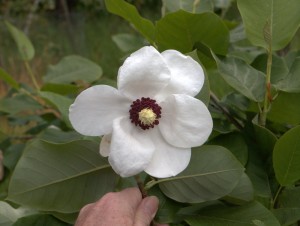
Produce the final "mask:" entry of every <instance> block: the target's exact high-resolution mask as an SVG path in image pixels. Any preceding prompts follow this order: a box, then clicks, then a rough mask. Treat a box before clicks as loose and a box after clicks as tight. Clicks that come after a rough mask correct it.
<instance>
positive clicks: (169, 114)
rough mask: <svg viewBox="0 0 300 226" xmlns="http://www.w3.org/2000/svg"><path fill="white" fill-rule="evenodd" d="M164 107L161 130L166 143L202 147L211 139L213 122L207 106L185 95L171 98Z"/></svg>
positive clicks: (175, 95) (160, 122) (185, 146)
mask: <svg viewBox="0 0 300 226" xmlns="http://www.w3.org/2000/svg"><path fill="white" fill-rule="evenodd" d="M160 106H161V107H162V118H161V119H160V120H159V125H158V127H159V129H160V131H161V133H162V136H163V137H164V138H165V139H166V141H167V142H168V143H169V144H171V145H174V146H176V147H182V148H188V147H196V146H199V145H202V144H203V143H204V142H205V141H206V140H207V138H208V137H209V135H210V133H211V131H212V127H213V122H212V118H211V115H210V112H209V111H208V109H207V107H206V106H205V104H203V103H202V102H201V101H200V100H197V99H195V98H193V97H191V96H188V95H185V94H174V95H171V96H169V97H168V98H167V99H166V100H165V101H164V102H162V103H160Z"/></svg>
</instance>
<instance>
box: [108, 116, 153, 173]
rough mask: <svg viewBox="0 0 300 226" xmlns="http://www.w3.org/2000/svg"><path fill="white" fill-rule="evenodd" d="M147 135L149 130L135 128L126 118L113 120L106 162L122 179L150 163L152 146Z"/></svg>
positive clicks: (138, 171) (142, 169)
mask: <svg viewBox="0 0 300 226" xmlns="http://www.w3.org/2000/svg"><path fill="white" fill-rule="evenodd" d="M149 133H151V130H142V129H141V128H140V127H136V126H135V125H134V124H132V123H131V122H130V120H129V118H128V117H123V118H118V119H116V120H114V122H113V132H112V140H111V146H110V154H109V157H108V161H109V163H110V164H111V166H112V168H113V169H114V170H115V171H116V172H117V173H118V174H120V175H121V176H122V177H129V176H133V175H136V174H138V173H140V172H142V171H144V169H145V168H146V167H147V166H148V164H149V163H150V161H151V158H152V155H153V152H154V145H153V142H152V140H151V137H149V136H148V135H149Z"/></svg>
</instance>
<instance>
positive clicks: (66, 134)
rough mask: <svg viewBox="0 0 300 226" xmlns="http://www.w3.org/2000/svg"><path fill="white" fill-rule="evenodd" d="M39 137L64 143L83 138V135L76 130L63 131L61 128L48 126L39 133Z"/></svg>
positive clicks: (47, 140) (52, 141) (51, 141)
mask: <svg viewBox="0 0 300 226" xmlns="http://www.w3.org/2000/svg"><path fill="white" fill-rule="evenodd" d="M38 138H39V139H41V140H43V141H46V142H50V143H56V144H63V143H69V142H71V141H75V140H81V139H82V138H83V136H82V135H81V134H79V133H77V132H76V131H74V130H73V131H62V130H60V129H59V128H47V129H45V130H43V131H42V132H41V133H40V134H39V135H38Z"/></svg>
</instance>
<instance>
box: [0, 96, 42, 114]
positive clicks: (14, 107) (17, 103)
mask: <svg viewBox="0 0 300 226" xmlns="http://www.w3.org/2000/svg"><path fill="white" fill-rule="evenodd" d="M41 108H42V106H41V105H40V104H39V103H37V102H36V101H35V100H33V99H32V98H31V97H29V96H27V95H24V94H18V95H15V96H13V97H10V98H5V99H1V100H0V111H2V112H6V113H9V114H16V113H20V112H23V111H34V110H38V109H41Z"/></svg>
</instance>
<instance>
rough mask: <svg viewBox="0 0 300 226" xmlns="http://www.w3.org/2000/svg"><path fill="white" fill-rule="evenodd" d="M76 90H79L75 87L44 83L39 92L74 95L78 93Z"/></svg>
mask: <svg viewBox="0 0 300 226" xmlns="http://www.w3.org/2000/svg"><path fill="white" fill-rule="evenodd" d="M78 90H79V88H78V87H77V86H76V85H71V84H55V83H46V84H44V85H43V87H42V88H41V91H49V92H52V93H57V94H61V95H66V94H76V93H78Z"/></svg>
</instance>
